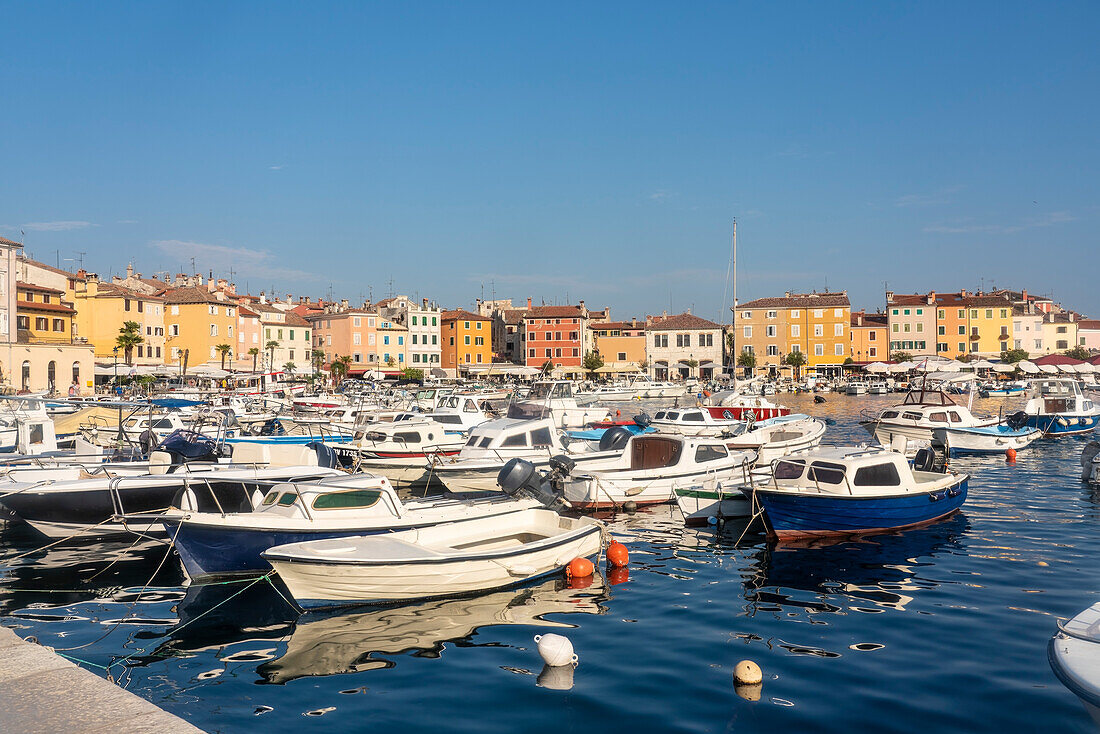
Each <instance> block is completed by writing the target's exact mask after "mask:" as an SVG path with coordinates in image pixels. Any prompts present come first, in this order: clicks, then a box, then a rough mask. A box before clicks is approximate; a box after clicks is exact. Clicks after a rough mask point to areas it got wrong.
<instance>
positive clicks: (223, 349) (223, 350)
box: [214, 344, 233, 371]
mask: <svg viewBox="0 0 1100 734" xmlns="http://www.w3.org/2000/svg"><path fill="white" fill-rule="evenodd" d="M214 349H215V351H217V353H218V356H220V357H221V358H222V371H225V358H226V357H228V356H229V355H230V353H232V351H233V347H231V346H229V345H228V344H219V345H217V346H216V347H214Z"/></svg>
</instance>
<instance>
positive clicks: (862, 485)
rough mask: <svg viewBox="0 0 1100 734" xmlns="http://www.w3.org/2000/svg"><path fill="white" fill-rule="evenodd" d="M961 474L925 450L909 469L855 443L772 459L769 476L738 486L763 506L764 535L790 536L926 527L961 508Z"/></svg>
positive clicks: (895, 457)
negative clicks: (947, 467) (770, 474)
mask: <svg viewBox="0 0 1100 734" xmlns="http://www.w3.org/2000/svg"><path fill="white" fill-rule="evenodd" d="M968 480H969V476H968V475H966V474H954V473H949V472H947V471H946V470H945V469H944V467H943V465H942V463H940V462H938V461H937V460H936V458H935V456H934V454H933V453H932V452H931V451H930V450H928V449H922V450H921V451H920V452H918V454H917V458H916V459H915V461H914V466H912V467H911V466H910V465H909V463H908V461H906V459H905V457H904V456H903V455H902V454H900V453H897V452H895V451H891V450H889V449H886V448H883V447H865V446H859V447H843V448H828V449H819V450H815V451H811V452H808V453H806V454H803V455H800V456H798V457H797V458H796V457H791V458H786V459H780V460H777V461H776V462H775V463H774V465H773V471H772V477H771V478H770V479H768V480H766V481H764V482H761V483H758V484H754V485H751V486H747V487H745V488H744V489H743V491H744V492H745V494H746V495H748V497H749V499H750V501H752V502H753V503H755V504H754V506H756V505H758V506H759V507H761V508H763V510H764V523H765V525H766V526H767V528H768V534H769V535H771V536H772V537H774V538H778V539H780V540H789V539H797V538H811V537H817V536H832V535H862V534H866V533H872V532H882V531H888V530H900V529H903V528H909V527H915V526H918V525H925V524H927V523H930V522H933V521H935V520H938V519H940V518H942V517H947V516H948V515H950V514H952V513H954V512H957V511H958V509H959V508H960V507H962V504H963V502H964V501H965V500H966V492H967V483H968Z"/></svg>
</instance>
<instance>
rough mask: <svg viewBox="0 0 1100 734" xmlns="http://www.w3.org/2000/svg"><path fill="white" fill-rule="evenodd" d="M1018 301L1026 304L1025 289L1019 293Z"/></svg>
mask: <svg viewBox="0 0 1100 734" xmlns="http://www.w3.org/2000/svg"><path fill="white" fill-rule="evenodd" d="M1020 300H1021V301H1023V302H1024V303H1027V288H1024V289H1023V291H1021V292H1020Z"/></svg>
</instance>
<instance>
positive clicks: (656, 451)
mask: <svg viewBox="0 0 1100 734" xmlns="http://www.w3.org/2000/svg"><path fill="white" fill-rule="evenodd" d="M755 459H756V453H755V452H754V451H738V450H734V451H731V450H730V449H728V448H726V444H725V442H724V441H723V440H722V439H719V438H703V437H693V436H683V435H680V434H665V433H656V434H645V435H638V436H632V437H631V438H630V440H629V442H628V443H627V445H626V447H625V449H624V450H623V451H622V453H621V455H619V456H616V457H613V458H608V459H603V460H600V461H592V462H588V463H586V464H584V466H583V468H579V469H578V470H574V471H572V472H570V474H569V475H568V476H566V477H565V478H564V479H563V480H562V494H563V497H564V498H565V500H566V501H568V502H569V503H570V505H572V506H573V507H576V508H578V509H585V510H594V509H600V508H617V507H619V506H621V505H623V504H624V503H626V502H633V503H635V504H636V505H638V506H642V505H652V504H664V503H666V502H672V501H673V500H674V498H675V493H674V490H675V489H676V487H688V486H696V485H702V486H704V487H707V488H714V487H716V486H717V485H718V484H719V483H720V482H730V481H733V480H734V479H742V480H743V481H747V480H748V472H749V470H750V469H751V467H752V463H753V462H754V461H755Z"/></svg>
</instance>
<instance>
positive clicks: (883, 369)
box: [864, 362, 890, 375]
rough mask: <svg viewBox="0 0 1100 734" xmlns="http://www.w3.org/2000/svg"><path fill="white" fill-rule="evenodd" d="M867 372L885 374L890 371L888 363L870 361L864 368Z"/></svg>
mask: <svg viewBox="0 0 1100 734" xmlns="http://www.w3.org/2000/svg"><path fill="white" fill-rule="evenodd" d="M864 369H865V370H867V371H868V372H874V373H875V374H876V375H879V374H885V373H887V372H889V371H890V365H888V364H886V363H885V362H872V363H871V364H869V365H867V366H866V367H865V368H864Z"/></svg>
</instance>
